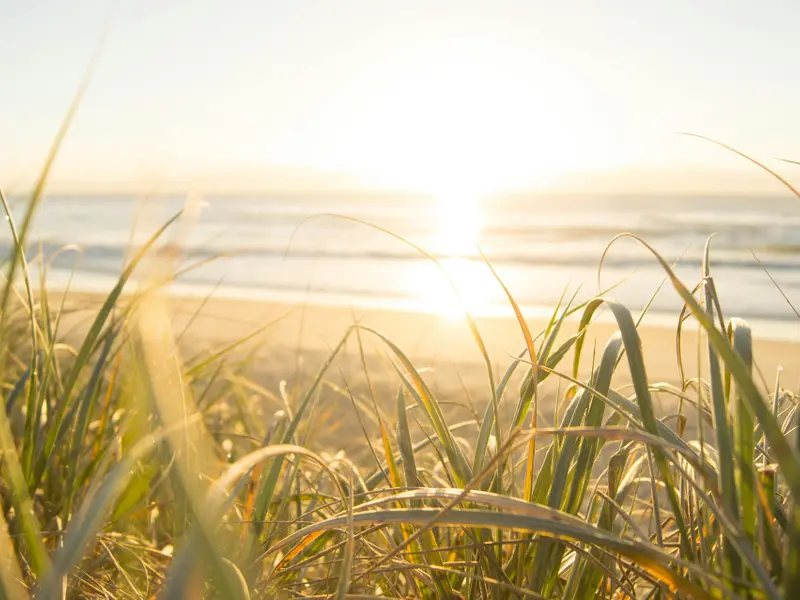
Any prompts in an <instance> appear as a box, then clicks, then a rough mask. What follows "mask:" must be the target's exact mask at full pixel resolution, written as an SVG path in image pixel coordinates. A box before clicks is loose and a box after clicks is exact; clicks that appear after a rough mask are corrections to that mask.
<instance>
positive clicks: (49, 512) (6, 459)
mask: <svg viewBox="0 0 800 600" xmlns="http://www.w3.org/2000/svg"><path fill="white" fill-rule="evenodd" d="M37 194H41V190H39V191H38V192H37ZM38 200H39V197H38V196H37V195H36V194H35V195H34V198H33V199H32V200H31V201H30V203H29V205H28V206H27V213H26V216H25V218H24V220H23V221H22V222H21V225H20V227H19V228H17V226H16V225H15V223H14V221H13V219H12V217H11V212H10V210H9V209H8V206H7V204H6V201H5V198H3V204H4V206H5V207H6V215H7V218H8V222H9V225H10V234H11V235H12V237H13V239H14V242H15V245H14V248H15V250H14V253H13V254H12V256H10V257H8V261H7V262H6V267H5V269H6V271H5V273H6V279H5V283H4V286H3V288H2V296H1V297H0V301H1V302H2V304H0V311H1V312H0V336H2V355H1V356H0V381H2V385H3V390H4V410H2V411H0V449H1V450H2V473H1V475H2V479H1V480H0V485H1V486H2V487H1V488H0V495H1V496H2V502H3V512H2V514H0V516H1V517H2V519H1V520H0V557H1V560H0V584H2V594H3V597H7V598H12V599H17V598H29V597H32V596H33V597H36V598H67V597H69V598H77V597H105V598H108V597H112V598H127V597H133V598H151V597H156V596H157V597H163V598H199V597H205V596H209V597H221V598H273V597H280V598H293V597H320V598H406V597H429V598H438V597H443V598H444V597H454V598H528V597H532V598H669V597H678V598H720V597H730V598H789V597H792V593H793V592H795V591H796V590H797V589H800V588H799V587H798V586H800V537H798V534H799V533H800V508H798V506H797V502H796V499H797V498H798V497H799V495H800V447H799V446H800V436H799V435H798V432H797V424H798V411H797V401H796V399H795V396H794V395H793V394H792V393H791V392H790V391H787V390H784V389H783V388H782V387H781V384H780V380H779V379H777V380H776V381H774V382H770V384H769V385H765V384H764V383H763V382H762V381H761V379H760V377H759V376H758V374H757V373H756V372H755V371H754V369H753V364H754V356H753V341H752V333H751V330H750V328H749V327H748V325H747V323H745V322H744V321H742V320H739V319H736V318H727V316H726V315H724V313H723V307H722V306H721V303H720V299H719V298H718V296H717V294H716V290H715V286H714V279H713V274H712V270H711V267H712V261H711V252H710V249H709V248H707V252H706V260H705V265H704V270H703V272H702V273H699V274H698V281H699V283H698V284H697V285H695V282H692V283H688V284H687V283H684V282H682V281H680V280H679V279H678V278H677V277H675V275H674V274H673V272H672V269H671V266H670V265H669V264H668V263H667V262H666V261H664V260H663V259H662V258H661V257H660V256H659V255H658V253H656V252H655V251H654V250H653V249H652V248H651V247H650V246H648V245H647V243H646V242H645V241H644V240H638V239H637V241H638V243H639V244H640V245H641V246H642V251H643V252H650V253H651V254H652V256H653V260H654V261H657V262H658V263H660V265H661V267H662V268H663V270H664V274H665V282H664V287H665V288H672V291H673V293H674V292H676V293H678V294H679V295H680V297H681V298H682V300H683V301H684V311H683V313H682V314H681V315H676V321H677V322H678V323H679V325H678V326H677V327H676V330H675V339H676V342H677V347H678V349H679V351H678V353H677V354H676V359H675V360H676V363H680V361H681V357H682V356H683V355H684V353H698V355H700V356H702V360H698V361H697V364H698V365H704V367H703V368H698V371H697V372H694V373H688V372H685V369H683V368H682V367H681V369H680V371H681V373H682V380H681V381H680V382H679V384H678V385H674V386H668V385H665V384H655V383H654V382H652V381H650V380H649V379H648V375H647V372H646V369H645V362H646V361H645V356H643V351H642V345H641V342H640V335H639V331H638V328H637V327H638V325H639V323H640V320H641V317H642V316H643V315H637V316H635V315H633V314H632V313H631V311H629V310H628V309H627V308H626V307H625V306H624V305H622V304H619V303H618V302H616V301H614V300H613V298H611V297H601V298H597V299H594V300H591V301H590V302H588V303H586V304H583V305H574V304H573V302H572V301H570V300H569V299H566V298H565V299H564V300H563V301H562V303H560V304H559V305H558V306H557V307H554V311H553V315H552V318H551V319H550V320H549V322H548V323H547V325H546V327H545V328H544V329H543V330H542V331H531V330H530V329H529V326H528V324H527V323H526V321H525V318H524V315H523V312H522V310H521V309H520V308H519V307H518V306H517V304H516V302H515V301H514V296H513V290H508V289H507V288H506V287H505V286H504V285H503V283H502V281H501V279H500V276H499V274H497V273H495V276H496V278H497V284H498V286H501V287H502V289H503V290H504V291H505V292H506V294H507V297H508V301H509V304H510V306H511V307H512V308H513V310H514V314H515V315H516V318H517V320H518V323H519V340H518V342H519V345H520V350H521V351H520V353H519V355H517V356H516V357H515V358H509V359H505V362H506V363H507V364H504V365H502V367H503V368H505V371H504V373H503V374H502V376H500V377H495V375H493V373H495V369H496V368H497V366H498V365H497V364H496V362H493V359H492V357H490V356H489V352H488V351H487V349H486V346H485V344H484V343H483V340H482V337H481V334H480V331H479V327H478V324H477V323H476V321H475V320H473V319H472V318H471V317H470V316H469V314H468V313H467V317H466V318H467V321H468V325H469V327H470V330H471V332H472V336H473V338H474V341H475V344H476V346H477V348H478V349H479V351H480V353H481V356H482V357H483V360H484V364H485V366H486V371H485V372H486V384H485V390H484V395H485V398H486V399H487V401H486V403H485V406H484V407H483V410H484V411H485V412H484V413H483V414H482V415H481V416H480V418H474V419H472V420H471V421H468V422H466V423H464V422H460V423H458V424H456V423H453V422H448V420H447V415H446V411H445V410H444V409H443V406H442V402H441V401H440V399H439V398H437V394H436V393H435V392H434V391H433V389H432V388H431V387H430V386H429V385H428V383H427V382H426V374H425V369H423V367H424V366H425V365H416V364H414V362H413V361H412V360H411V359H410V358H409V357H408V356H407V355H406V354H405V353H404V350H403V348H401V347H399V346H398V345H396V344H395V343H394V342H393V341H392V340H391V339H389V338H388V337H386V336H384V335H383V334H382V333H381V332H379V331H377V330H375V329H373V328H370V327H369V326H368V325H366V324H354V325H353V326H351V327H350V328H347V329H345V330H343V331H342V332H341V333H342V337H341V341H340V342H339V344H338V345H336V346H335V347H334V348H332V349H331V351H330V353H329V355H328V357H327V358H326V359H325V360H323V361H321V363H320V364H319V365H318V370H317V373H316V375H314V376H311V377H308V378H307V379H306V380H303V381H300V382H298V384H297V385H296V386H295V389H293V390H292V393H288V392H287V391H286V389H285V388H284V387H281V390H280V392H279V393H277V394H273V397H274V398H275V399H276V401H277V402H278V404H279V406H280V410H279V411H277V412H275V413H274V414H271V413H270V414H268V415H266V416H264V415H263V413H256V412H255V410H254V405H253V403H252V401H251V399H252V398H251V394H250V393H249V391H252V389H254V388H256V387H257V386H259V385H260V384H259V382H258V381H257V380H256V379H255V378H253V377H252V376H251V375H249V373H250V371H248V366H249V365H250V364H251V363H252V360H253V359H252V356H250V357H249V358H248V356H249V355H247V354H246V353H245V357H244V358H243V359H241V354H242V347H243V344H237V343H234V344H231V345H228V346H226V347H224V348H223V349H222V350H220V351H217V352H211V353H210V354H209V353H205V354H204V353H197V356H192V358H191V359H184V358H183V356H189V355H191V350H192V349H191V348H188V349H187V348H186V347H185V346H183V345H180V344H179V343H178V337H179V335H180V334H179V333H177V332H175V331H173V323H172V320H171V316H170V313H169V310H168V298H167V297H166V295H165V287H166V284H167V283H168V281H169V278H164V276H163V273H164V272H169V269H168V267H169V265H166V267H165V266H164V265H162V268H161V270H160V273H161V275H158V277H155V276H153V277H148V276H147V268H146V266H145V265H144V263H143V261H144V260H145V259H146V258H147V257H148V256H150V255H151V254H152V251H153V248H155V247H157V246H158V245H159V244H160V243H162V242H163V241H164V240H165V238H166V237H167V236H169V233H170V228H171V227H173V226H174V221H175V220H176V219H178V218H179V216H177V215H176V217H175V219H173V221H170V222H168V223H167V224H165V225H164V227H162V228H161V229H159V230H157V231H155V232H154V233H153V235H152V237H151V238H150V239H149V241H148V242H147V243H145V244H144V245H143V246H142V247H141V248H138V249H136V250H135V251H132V252H131V255H130V257H129V259H128V262H127V266H126V268H125V269H124V270H123V272H122V274H121V276H120V279H119V282H118V284H117V286H116V287H115V288H114V289H113V290H112V292H111V293H110V294H109V295H108V297H107V298H105V299H104V301H103V302H102V303H101V304H100V305H99V307H98V308H97V309H96V310H95V311H94V312H93V313H92V314H93V315H94V316H93V320H92V321H91V322H89V323H87V324H86V325H85V327H83V328H82V329H81V333H80V335H79V336H75V335H73V336H72V339H67V338H68V336H66V335H65V334H64V332H63V331H62V322H63V319H64V318H65V315H66V314H67V309H66V306H67V305H66V304H65V299H66V298H68V297H69V293H68V292H67V293H66V294H58V295H55V294H52V293H49V292H48V289H47V274H46V258H47V257H42V256H34V257H32V259H31V260H33V261H37V262H38V268H37V272H38V273H39V274H40V275H39V277H38V281H34V280H32V278H31V275H30V272H29V269H28V266H29V265H28V262H27V259H26V255H25V253H24V252H23V250H22V249H23V248H25V247H27V246H29V244H27V243H26V242H27V239H26V238H27V236H28V235H29V231H30V224H31V222H32V220H33V218H34V213H35V210H36V209H37V207H38V204H39V202H38ZM399 243H403V241H402V240H400V241H399ZM610 250H611V251H613V242H612V244H610ZM430 258H431V260H435V259H433V257H430ZM487 265H488V261H487ZM487 268H491V265H488V266H487ZM137 270H139V271H143V272H144V273H145V274H144V275H143V276H141V277H140V278H139V279H138V283H137V286H138V287H137V291H136V292H135V293H129V294H127V295H125V296H123V291H124V290H125V289H126V287H130V285H131V283H130V281H129V280H130V279H131V277H132V275H133V274H134V273H135V272H136V271H137ZM493 272H494V271H493ZM445 275H446V274H445ZM445 275H443V276H445ZM667 291H669V290H656V291H655V293H666V292H667ZM742 293H746V290H742ZM602 309H605V310H607V311H609V312H610V313H611V314H612V315H613V318H614V320H615V323H616V325H617V329H618V332H617V333H616V334H614V335H613V336H611V337H610V338H609V339H608V340H607V343H606V344H605V346H604V347H601V348H594V349H590V348H584V346H585V339H586V334H587V331H588V330H589V329H590V328H591V327H592V322H593V318H594V315H595V314H596V313H597V312H598V311H599V310H602ZM568 315H576V316H577V317H579V321H578V324H577V326H576V325H575V321H574V320H569V319H567V316H568ZM692 327H693V328H695V329H699V330H700V331H702V332H703V334H704V335H703V336H700V337H699V338H698V341H699V343H698V345H697V347H693V348H686V347H685V344H683V346H684V347H683V348H682V347H681V346H682V344H681V342H682V339H683V335H684V333H685V332H686V331H688V330H689V329H690V328H692ZM367 338H369V339H370V340H371V341H377V342H378V343H380V344H381V345H382V346H383V347H384V349H385V353H386V355H387V356H388V357H389V358H390V364H391V365H392V369H393V370H394V371H395V373H394V380H393V382H394V383H393V388H394V391H393V392H391V393H390V394H389V395H388V396H387V394H386V392H385V389H384V388H383V387H381V388H380V389H378V386H375V385H373V381H372V379H371V375H370V367H369V366H368V361H367V359H366V357H365V353H364V347H363V346H364V343H365V341H366V339H367ZM76 340H77V341H76ZM245 341H247V340H242V342H245ZM345 349H349V350H350V351H355V352H356V356H359V357H360V359H359V363H360V365H361V375H362V377H363V385H361V386H360V387H359V388H358V389H354V388H353V389H351V387H350V386H349V385H348V382H347V380H345V381H344V383H342V381H341V378H340V377H337V364H338V363H337V361H338V360H340V355H341V354H342V353H343V352H344V351H345ZM654 351H659V352H668V351H673V352H674V349H666V348H657V349H655V350H654ZM237 352H238V353H239V355H240V359H239V360H236V361H228V360H227V359H228V358H229V357H231V356H232V355H234V354H236V353H237ZM568 356H570V357H572V361H571V363H570V362H568V359H567V358H566V357H568ZM495 360H497V359H496V357H495ZM787 360H789V358H788V357H787ZM232 365H235V366H232ZM587 366H588V367H589V369H588V371H589V372H590V373H591V375H590V376H589V377H588V378H584V379H582V378H581V377H580V373H582V372H586V370H587V369H586V368H585V367H587ZM679 366H680V365H679ZM618 371H623V372H625V375H626V376H625V378H624V379H625V384H624V385H617V384H615V379H620V378H621V376H620V375H617V372H618ZM515 372H516V375H517V378H518V379H519V378H520V377H521V383H519V384H518V385H515V386H513V387H512V385H511V382H512V381H517V380H515V379H514V375H515ZM288 376H289V375H288V374H287V378H288ZM553 381H557V384H556V386H555V387H556V390H557V392H556V395H555V397H552V396H550V397H547V398H545V397H544V395H543V394H542V391H541V390H542V389H543V386H544V385H546V384H547V383H548V382H549V383H552V382H553ZM629 384H630V385H629ZM326 387H329V388H334V387H335V388H336V389H338V390H339V393H341V394H343V395H345V396H347V397H348V398H350V399H351V400H352V407H353V411H354V413H353V416H355V417H358V419H359V421H360V422H361V427H362V428H363V431H364V438H363V441H362V442H355V443H360V444H362V445H363V446H364V447H365V452H364V453H363V454H364V455H366V456H368V457H369V459H368V460H367V461H363V460H362V461H355V460H352V459H351V458H350V457H348V455H347V454H343V453H336V450H337V448H320V447H318V444H317V443H316V441H315V439H314V437H313V435H311V432H312V431H313V430H315V429H320V428H322V429H324V428H325V427H326V426H328V425H329V424H328V423H327V422H326V421H325V419H326V418H330V416H327V417H325V416H324V414H323V412H322V410H323V409H324V407H321V406H320V398H321V394H322V390H323V388H326ZM265 393H269V392H265ZM656 394H658V395H660V396H663V395H667V396H672V397H674V399H675V401H676V406H677V407H678V408H677V410H676V411H675V412H674V413H671V414H659V411H658V410H657V408H656V407H655V405H654V396H655V395H656ZM546 401H547V402H555V403H556V406H557V407H558V409H557V411H556V413H555V414H556V421H555V422H554V423H553V426H549V427H546V426H543V424H542V423H541V422H540V420H539V418H538V414H539V412H540V411H541V410H542V403H543V402H546ZM501 404H502V405H503V406H506V407H509V408H510V409H511V410H510V411H505V412H503V411H501V410H500V406H501ZM504 414H511V415H513V416H511V418H507V417H504V416H503V415H504ZM353 416H350V417H342V418H353Z"/></svg>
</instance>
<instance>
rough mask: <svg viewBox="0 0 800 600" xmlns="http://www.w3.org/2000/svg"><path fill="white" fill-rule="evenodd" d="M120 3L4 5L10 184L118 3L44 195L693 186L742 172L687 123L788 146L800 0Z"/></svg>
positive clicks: (797, 96)
mask: <svg viewBox="0 0 800 600" xmlns="http://www.w3.org/2000/svg"><path fill="white" fill-rule="evenodd" d="M114 5H115V3H107V2H101V1H99V0H28V1H24V0H15V1H11V0H0V83H2V93H1V94H0V136H2V137H0V140H1V141H2V143H0V183H1V184H2V185H4V186H5V187H6V188H14V187H21V186H24V185H25V182H26V181H27V180H28V179H29V178H30V176H31V175H32V174H33V173H35V171H36V168H37V167H38V165H40V164H41V162H42V160H43V157H44V155H45V153H46V150H47V147H48V145H49V143H50V140H51V139H52V137H53V135H54V133H55V131H56V129H57V127H58V124H59V121H60V119H61V117H62V115H63V114H64V112H65V110H66V108H67V106H68V104H69V101H70V98H71V96H72V94H73V92H74V90H75V88H76V86H77V84H78V82H79V80H80V78H81V74H82V72H83V70H84V68H85V66H86V63H87V61H88V59H89V56H90V55H91V53H92V49H93V47H94V46H95V44H96V42H97V40H98V38H99V37H100V34H101V32H102V29H103V26H104V23H105V22H106V21H107V15H108V13H109V12H113V13H114V17H113V18H112V25H111V30H110V34H109V38H108V41H107V44H106V46H105V50H104V52H103V54H102V56H101V60H100V63H99V67H98V69H97V71H96V73H95V76H94V79H93V81H92V84H91V88H90V90H89V92H88V94H87V96H86V99H85V102H84V104H83V106H82V107H81V110H80V113H79V116H78V118H77V120H76V121H75V124H74V127H73V129H72V130H71V132H70V134H69V138H68V141H67V143H66V144H65V146H64V148H63V153H62V155H61V158H60V159H59V162H58V166H57V169H56V173H55V174H54V184H55V185H61V186H67V187H68V186H73V187H76V186H77V187H80V186H89V185H91V186H93V187H98V186H107V187H115V186H117V187H119V186H130V185H138V186H142V187H147V186H150V185H170V184H172V185H182V184H183V183H187V184H188V183H189V182H190V183H193V184H196V185H200V186H212V187H226V186H228V185H230V186H234V185H235V186H237V187H264V186H271V187H281V186H285V185H301V186H310V187H313V186H315V185H328V184H331V185H350V184H351V183H352V182H353V181H356V180H358V181H361V182H366V183H368V184H374V185H382V186H386V185H393V186H403V187H409V186H410V187H422V188H432V189H439V188H447V189H449V188H460V187H462V186H463V187H474V188H478V189H484V188H485V189H491V188H496V187H509V186H523V185H545V184H547V183H548V182H550V181H553V180H557V181H563V180H569V178H564V176H563V174H564V173H568V172H573V171H584V172H585V171H590V172H594V173H597V172H599V173H600V174H599V175H592V176H585V175H584V176H583V180H585V181H599V182H605V183H603V185H607V184H609V181H611V182H612V186H613V185H616V184H617V183H618V184H620V185H622V186H623V187H624V185H626V178H627V182H628V183H629V182H630V181H640V182H642V181H643V182H645V183H644V184H643V185H645V186H646V185H650V183H648V181H649V178H651V177H652V185H657V183H656V181H658V182H661V183H664V182H667V183H669V184H675V183H677V184H678V185H685V186H688V187H692V186H694V185H698V186H702V185H708V179H709V177H712V175H713V174H715V173H717V174H718V169H737V170H743V171H744V172H745V173H750V167H748V166H747V165H746V163H744V162H743V161H742V160H741V159H738V158H736V157H734V156H732V155H729V154H727V153H725V152H723V151H722V150H719V149H716V148H714V147H712V146H710V145H707V144H704V143H702V142H700V141H698V140H692V139H688V138H684V137H681V136H678V135H676V133H677V132H679V131H687V130H688V131H694V132H698V133H702V134H706V135H709V136H712V137H716V138H719V139H721V140H724V141H726V142H728V143H730V144H733V145H736V146H737V147H739V148H741V149H743V150H746V151H749V152H751V153H753V154H755V155H756V156H758V157H762V158H763V157H766V158H769V157H775V156H786V157H789V158H792V157H793V158H795V159H797V158H800V109H799V108H798V107H800V77H798V76H797V72H798V65H799V64H800V36H798V35H797V27H798V24H800V2H797V1H795V0H784V1H776V0H772V1H770V0H764V1H761V2H753V1H752V0H693V1H692V0H663V1H660V0H640V1H638V2H632V1H630V0H625V1H617V0H605V1H602V2H601V1H596V0H572V1H563V2H556V1H549V2H543V1H538V0H528V1H518V2H511V1H505V2H504V1H500V0H494V1H487V2H470V1H468V0H460V1H459V0H452V1H444V0H442V1H434V0H426V1H419V2H418V1H412V0H403V1H393V2H390V1H381V0H361V1H357V0H322V1H311V0H305V1H304V0H286V1H281V2H276V1H266V0H260V1H259V0H228V1H222V0H158V1H156V0H137V1H132V0H120V2H117V3H116V10H115V11H112V10H110V8H111V7H113V6H114ZM772 164H775V163H772ZM287 167H291V168H287ZM686 167H692V169H691V171H688V170H686ZM781 169H782V170H784V171H785V172H786V173H787V174H791V173H792V172H795V173H797V175H798V176H800V169H792V168H791V167H790V166H788V165H787V166H785V167H781ZM677 172H681V173H683V174H684V175H682V176H681V177H683V180H681V178H680V177H678V178H676V177H675V176H674V173H677ZM338 173H348V174H350V175H348V176H343V175H337V174H338ZM753 173H755V171H753ZM559 177H560V178H559ZM743 177H744V176H743ZM637 178H638V179H637ZM579 179H580V178H579ZM712 179H713V177H712ZM745 179H746V177H745ZM745 179H743V180H742V181H745ZM714 181H716V180H714ZM736 181H738V180H737V179H729V180H726V181H725V182H721V183H720V186H721V188H722V187H725V186H727V187H730V186H731V184H732V182H736ZM757 181H759V182H761V181H763V182H764V184H765V186H766V187H767V188H769V186H771V185H772V184H771V183H770V182H769V181H768V180H766V179H762V178H761V176H760V175H758V176H757ZM743 185H744V183H743ZM772 189H776V190H778V189H779V188H772Z"/></svg>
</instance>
